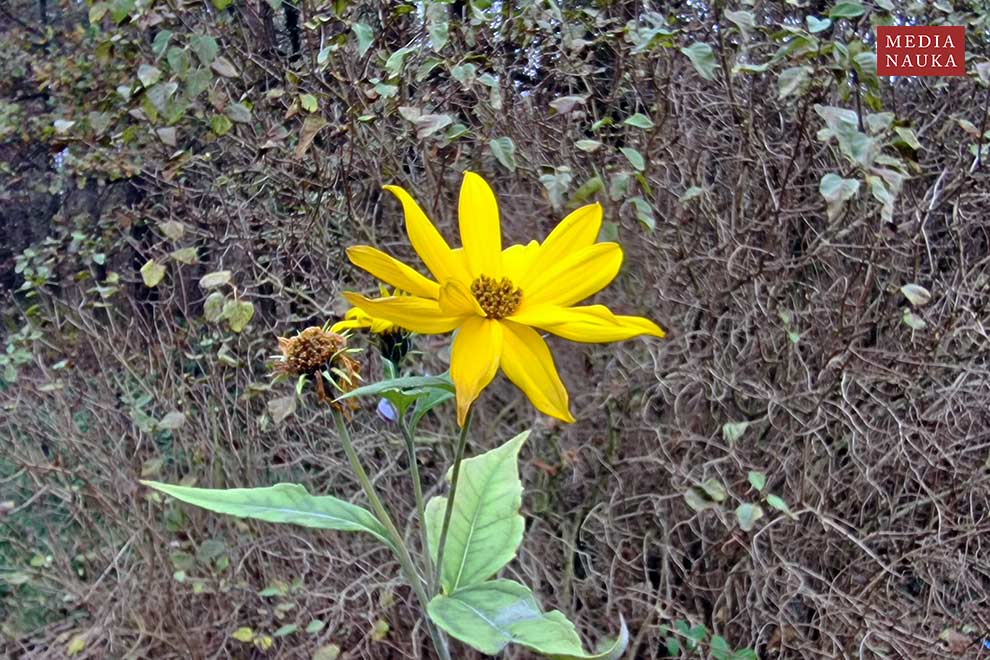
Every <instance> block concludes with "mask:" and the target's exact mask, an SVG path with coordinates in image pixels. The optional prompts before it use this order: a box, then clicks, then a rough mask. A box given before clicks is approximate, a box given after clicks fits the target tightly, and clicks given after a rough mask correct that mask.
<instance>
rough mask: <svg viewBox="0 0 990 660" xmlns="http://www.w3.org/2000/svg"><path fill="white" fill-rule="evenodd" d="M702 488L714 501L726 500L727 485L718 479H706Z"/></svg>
mask: <svg viewBox="0 0 990 660" xmlns="http://www.w3.org/2000/svg"><path fill="white" fill-rule="evenodd" d="M701 489H702V490H703V491H705V494H706V495H708V498H709V499H710V500H712V501H713V502H724V501H725V498H726V496H727V493H726V492H725V486H723V485H722V483H721V482H720V481H719V480H718V479H705V480H704V481H703V482H702V483H701Z"/></svg>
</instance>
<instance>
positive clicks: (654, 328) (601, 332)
mask: <svg viewBox="0 0 990 660" xmlns="http://www.w3.org/2000/svg"><path fill="white" fill-rule="evenodd" d="M509 320H510V321H515V322H517V323H522V324H524V325H531V326H535V327H537V328H540V329H542V330H546V331H547V332H552V333H553V334H555V335H557V336H558V337H563V338H564V339H569V340H571V341H580V342H585V343H591V344H603V343H606V342H611V341H622V340H624V339H631V338H633V337H639V336H640V335H652V336H654V337H664V336H665V334H666V333H664V331H663V328H661V327H660V326H658V325H657V324H656V323H654V322H653V321H651V320H649V319H645V318H643V317H641V316H618V315H616V314H613V313H612V311H611V310H610V309H609V308H608V307H606V306H604V305H589V306H587V307H558V306H556V305H542V306H540V307H530V308H528V309H525V310H523V311H522V312H521V313H517V314H513V315H512V316H510V317H509Z"/></svg>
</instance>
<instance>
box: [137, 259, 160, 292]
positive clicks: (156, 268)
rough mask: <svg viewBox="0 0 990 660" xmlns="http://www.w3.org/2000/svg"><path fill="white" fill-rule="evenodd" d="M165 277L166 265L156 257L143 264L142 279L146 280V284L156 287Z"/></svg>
mask: <svg viewBox="0 0 990 660" xmlns="http://www.w3.org/2000/svg"><path fill="white" fill-rule="evenodd" d="M163 277H165V265H164V264H160V263H158V262H157V261H155V260H154V259H148V261H146V262H145V264H144V265H143V266H141V279H142V280H144V285H145V286H146V287H149V288H154V287H156V286H158V283H159V282H161V281H162V278H163Z"/></svg>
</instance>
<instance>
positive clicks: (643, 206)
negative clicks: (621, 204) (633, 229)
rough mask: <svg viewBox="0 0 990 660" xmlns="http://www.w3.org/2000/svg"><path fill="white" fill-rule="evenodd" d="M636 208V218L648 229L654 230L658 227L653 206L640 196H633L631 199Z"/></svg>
mask: <svg viewBox="0 0 990 660" xmlns="http://www.w3.org/2000/svg"><path fill="white" fill-rule="evenodd" d="M629 202H630V203H631V204H632V205H633V208H634V209H635V210H636V219H637V220H638V221H639V222H640V223H641V224H642V225H643V226H645V227H646V228H647V229H649V230H651V231H652V230H654V229H656V228H657V221H656V218H654V217H653V207H652V206H650V203H649V202H647V201H646V200H645V199H643V198H642V197H640V196H636V197H633V198H632V199H630V200H629Z"/></svg>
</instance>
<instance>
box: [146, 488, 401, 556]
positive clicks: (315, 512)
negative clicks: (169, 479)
mask: <svg viewBox="0 0 990 660" xmlns="http://www.w3.org/2000/svg"><path fill="white" fill-rule="evenodd" d="M141 483H143V484H144V485H145V486H150V487H151V488H154V489H155V490H160V491H161V492H163V493H166V494H167V495H171V496H172V497H174V498H175V499H177V500H181V501H183V502H186V503H187V504H194V505H195V506H198V507H201V508H203V509H208V510H210V511H216V512H217V513H226V514H227V515H230V516H236V517H238V518H254V519H256V520H264V521H266V522H273V523H291V524H294V525H302V526H303V527H316V528H318V529H335V530H339V531H344V532H368V533H369V534H371V535H372V536H374V537H376V538H377V539H378V540H379V541H382V542H384V543H385V544H387V545H388V546H389V547H394V546H393V545H392V542H391V540H390V539H389V536H388V532H386V531H385V528H384V527H382V525H381V523H379V522H378V520H377V519H376V518H375V517H374V516H373V515H372V514H371V512H370V511H367V510H366V509H362V508H361V507H359V506H357V505H355V504H351V503H350V502H345V501H344V500H341V499H338V498H336V497H333V496H332V495H310V494H309V493H308V492H306V489H305V488H303V487H302V486H300V485H299V484H276V485H274V486H269V487H267V488H229V489H224V488H191V487H188V486H173V485H172V484H163V483H160V482H157V481H142V482H141Z"/></svg>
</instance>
